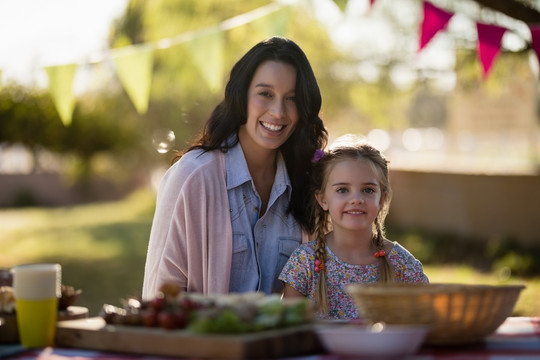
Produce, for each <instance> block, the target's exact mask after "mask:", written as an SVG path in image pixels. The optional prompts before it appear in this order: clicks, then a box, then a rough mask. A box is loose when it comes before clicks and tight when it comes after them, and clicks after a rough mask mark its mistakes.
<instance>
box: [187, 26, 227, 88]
mask: <svg viewBox="0 0 540 360" xmlns="http://www.w3.org/2000/svg"><path fill="white" fill-rule="evenodd" d="M188 47H189V50H190V52H191V55H192V56H193V60H194V62H195V65H197V67H198V68H199V70H200V72H201V75H202V77H203V78H204V80H205V81H206V83H207V84H208V87H209V88H210V90H211V91H214V92H217V91H219V90H221V89H222V88H223V82H224V70H223V63H224V58H223V57H224V56H223V52H224V51H225V34H224V33H223V31H221V30H220V29H214V30H212V31H210V32H209V33H208V34H206V35H203V36H200V37H197V38H195V39H193V40H191V41H190V42H188Z"/></svg>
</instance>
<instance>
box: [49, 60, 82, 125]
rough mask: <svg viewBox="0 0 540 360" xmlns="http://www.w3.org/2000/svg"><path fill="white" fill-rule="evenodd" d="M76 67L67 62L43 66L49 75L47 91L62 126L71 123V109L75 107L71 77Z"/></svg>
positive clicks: (73, 76) (73, 75) (72, 77)
mask: <svg viewBox="0 0 540 360" xmlns="http://www.w3.org/2000/svg"><path fill="white" fill-rule="evenodd" d="M77 67H78V66H77V65H75V64H69V65H58V66H49V67H46V68H45V71H46V72H47V76H48V77H49V92H50V93H51V97H52V100H53V102H54V105H55V107H56V111H58V115H60V119H61V120H62V123H63V124H64V126H69V125H71V120H72V117H73V109H74V108H75V96H74V95H73V79H74V78H75V72H76V71H77Z"/></svg>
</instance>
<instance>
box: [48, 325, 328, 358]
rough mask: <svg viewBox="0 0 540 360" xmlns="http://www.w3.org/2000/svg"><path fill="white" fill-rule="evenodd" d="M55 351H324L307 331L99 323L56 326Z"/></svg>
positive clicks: (237, 354) (213, 354) (228, 354)
mask: <svg viewBox="0 0 540 360" xmlns="http://www.w3.org/2000/svg"><path fill="white" fill-rule="evenodd" d="M55 341H56V345H58V346H63V347H73V348H84V349H93V350H102V351H113V352H123V353H133V354H147V355H164V356H179V357H199V358H226V359H233V358H234V359H247V358H250V359H253V358H271V357H285V356H296V355H303V354H310V353H317V352H321V351H322V347H321V344H320V343H319V340H318V338H317V335H316V334H315V332H314V331H313V327H312V326H311V325H302V326H296V327H289V328H282V329H275V330H267V331H261V332H253V333H248V334H238V335H221V334H220V335H215V334H212V335H210V334H193V333H192V332H189V331H188V330H165V329H160V328H148V327H143V326H125V325H107V324H106V323H105V321H104V320H103V318H101V317H95V318H88V319H79V320H69V321H61V322H58V324H57V327H56V340H55Z"/></svg>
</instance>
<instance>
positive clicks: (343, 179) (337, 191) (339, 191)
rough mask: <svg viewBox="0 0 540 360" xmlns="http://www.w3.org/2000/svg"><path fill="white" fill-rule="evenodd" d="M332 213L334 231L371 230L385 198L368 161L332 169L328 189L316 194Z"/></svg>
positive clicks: (320, 203)
mask: <svg viewBox="0 0 540 360" xmlns="http://www.w3.org/2000/svg"><path fill="white" fill-rule="evenodd" d="M315 196H316V198H317V201H318V202H319V205H320V206H321V207H322V208H323V209H324V210H325V211H328V212H329V213H330V218H331V219H332V224H333V227H334V229H335V230H336V229H338V228H340V229H343V230H349V231H360V230H368V231H371V229H372V224H373V222H374V221H375V218H376V217H377V214H378V213H379V210H380V209H381V204H382V200H383V195H382V192H381V186H380V183H379V181H378V178H377V174H376V173H375V172H374V171H373V169H372V167H371V166H370V164H369V162H368V160H352V159H351V160H343V161H339V162H337V163H336V164H334V165H333V166H332V167H331V168H330V169H329V174H328V179H327V182H326V186H325V188H324V189H323V191H322V192H319V193H317V194H316V195H315Z"/></svg>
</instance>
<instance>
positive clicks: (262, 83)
mask: <svg viewBox="0 0 540 360" xmlns="http://www.w3.org/2000/svg"><path fill="white" fill-rule="evenodd" d="M295 87H296V68H295V67H294V66H292V65H289V64H286V63H283V62H277V61H265V62H263V63H261V65H259V67H258V68H257V70H256V71H255V74H254V75H253V78H252V79H251V83H250V85H249V89H248V92H247V96H248V99H247V100H248V101H247V121H246V123H245V124H244V125H242V126H241V127H240V130H239V134H238V136H239V139H240V143H241V144H242V147H243V148H244V152H245V151H246V147H247V148H248V149H250V148H251V149H255V148H254V147H260V148H263V149H268V150H275V149H277V148H279V147H280V146H281V145H283V143H284V142H285V141H287V139H288V138H289V136H291V134H292V133H293V131H294V129H295V127H296V124H297V123H298V110H297V108H296V98H295Z"/></svg>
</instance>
